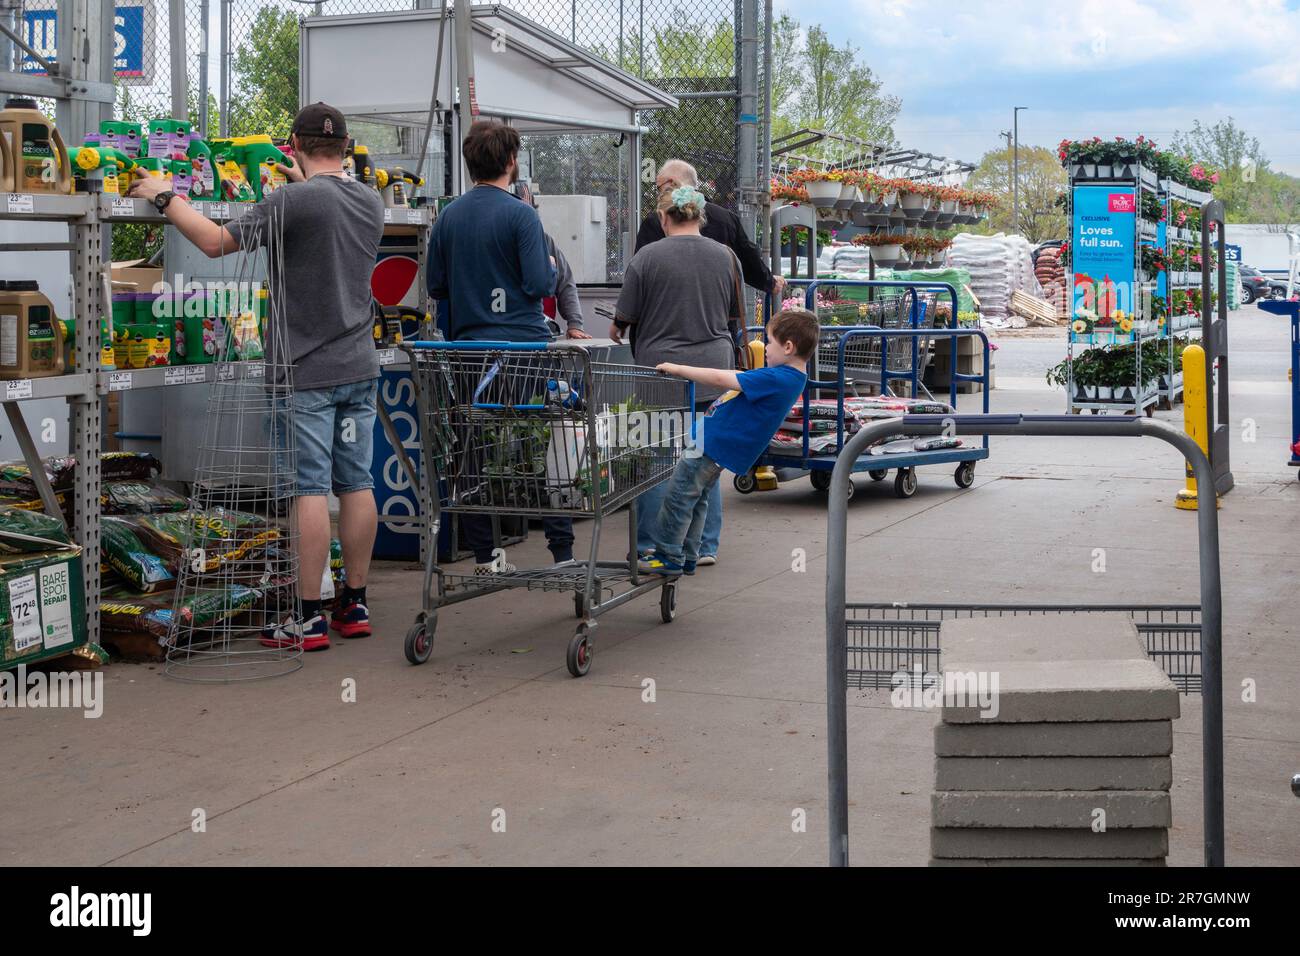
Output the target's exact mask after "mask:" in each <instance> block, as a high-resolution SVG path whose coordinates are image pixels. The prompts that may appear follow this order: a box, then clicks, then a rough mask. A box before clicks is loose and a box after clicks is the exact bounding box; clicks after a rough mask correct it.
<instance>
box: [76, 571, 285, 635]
mask: <svg viewBox="0 0 1300 956" xmlns="http://www.w3.org/2000/svg"><path fill="white" fill-rule="evenodd" d="M260 598H261V592H259V591H257V590H255V589H254V588H249V587H244V586H243V585H242V584H232V585H230V586H229V587H224V588H200V589H199V590H197V591H195V592H194V593H193V594H190V595H188V596H187V597H186V599H185V603H184V604H182V605H181V606H180V607H179V608H177V607H176V595H175V592H173V591H163V592H160V593H158V594H132V593H131V592H130V591H129V590H128V589H126V588H123V587H120V586H118V587H113V588H109V589H107V590H105V591H104V597H103V600H102V601H101V603H100V608H99V615H100V618H99V619H100V623H101V625H102V626H103V628H104V630H105V631H106V632H112V633H116V634H141V633H143V634H153V635H155V636H156V637H159V638H165V637H167V635H168V632H169V631H170V629H171V623H172V620H173V618H174V617H175V615H176V613H177V612H178V611H179V613H180V619H181V622H182V624H183V625H186V626H189V627H204V626H206V625H208V624H214V623H216V622H217V621H221V620H225V619H226V618H229V617H234V616H235V615H236V614H239V613H241V612H243V611H246V610H248V609H249V608H250V607H252V606H253V605H254V604H255V603H256V602H257V601H258V600H259V599H260Z"/></svg>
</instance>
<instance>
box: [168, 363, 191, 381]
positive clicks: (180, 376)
mask: <svg viewBox="0 0 1300 956" xmlns="http://www.w3.org/2000/svg"><path fill="white" fill-rule="evenodd" d="M188 371H189V370H188V369H186V368H185V366H183V365H178V366H176V367H175V368H169V369H167V370H166V371H165V372H163V384H164V385H184V384H185V374H186V372H188Z"/></svg>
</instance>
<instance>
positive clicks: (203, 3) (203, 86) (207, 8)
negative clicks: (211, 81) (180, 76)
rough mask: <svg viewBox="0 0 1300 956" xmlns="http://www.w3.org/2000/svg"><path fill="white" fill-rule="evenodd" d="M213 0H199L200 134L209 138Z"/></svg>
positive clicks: (204, 137)
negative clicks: (209, 48) (209, 26)
mask: <svg viewBox="0 0 1300 956" xmlns="http://www.w3.org/2000/svg"><path fill="white" fill-rule="evenodd" d="M211 14H212V10H211V0H199V20H200V24H199V115H198V121H199V136H201V137H202V138H203V139H207V138H208V132H209V130H208V122H209V119H210V117H209V116H208V18H209V17H210V16H211Z"/></svg>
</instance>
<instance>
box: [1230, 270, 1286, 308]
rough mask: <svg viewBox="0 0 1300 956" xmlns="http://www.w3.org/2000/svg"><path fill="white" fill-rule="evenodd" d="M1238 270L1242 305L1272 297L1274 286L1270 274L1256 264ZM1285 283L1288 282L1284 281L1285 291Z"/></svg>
mask: <svg viewBox="0 0 1300 956" xmlns="http://www.w3.org/2000/svg"><path fill="white" fill-rule="evenodd" d="M1237 271H1238V273H1239V274H1240V276H1241V304H1242V305H1250V304H1251V303H1252V302H1254V301H1255V300H1256V299H1267V298H1270V297H1271V293H1272V288H1271V285H1270V282H1269V278H1268V276H1266V275H1264V273H1262V272H1260V271H1259V270H1258V269H1256V268H1255V267H1254V266H1241V267H1240V268H1239V269H1238V270H1237ZM1285 285H1286V283H1283V286H1284V289H1283V291H1285Z"/></svg>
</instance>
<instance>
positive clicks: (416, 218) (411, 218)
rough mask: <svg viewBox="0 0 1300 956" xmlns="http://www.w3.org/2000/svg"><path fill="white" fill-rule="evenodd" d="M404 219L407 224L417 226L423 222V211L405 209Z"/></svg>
mask: <svg viewBox="0 0 1300 956" xmlns="http://www.w3.org/2000/svg"><path fill="white" fill-rule="evenodd" d="M406 221H407V223H408V224H409V225H412V226H418V225H420V224H421V223H422V222H424V213H423V212H422V211H421V210H419V209H408V210H406Z"/></svg>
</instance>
